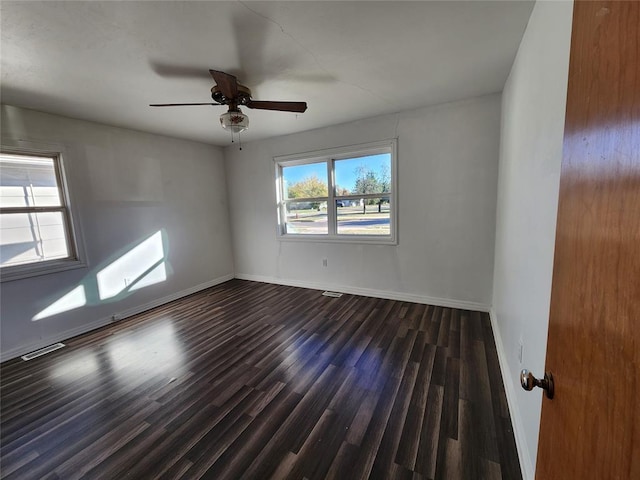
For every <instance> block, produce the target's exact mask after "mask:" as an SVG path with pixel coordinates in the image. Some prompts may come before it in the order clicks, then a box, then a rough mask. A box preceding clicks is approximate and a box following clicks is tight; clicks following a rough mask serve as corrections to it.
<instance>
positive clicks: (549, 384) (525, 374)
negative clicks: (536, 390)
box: [520, 368, 553, 400]
mask: <svg viewBox="0 0 640 480" xmlns="http://www.w3.org/2000/svg"><path fill="white" fill-rule="evenodd" d="M520 385H522V388H524V389H525V390H527V391H530V390H533V387H540V388H541V389H543V390H544V393H545V395H546V396H547V398H548V399H549V400H551V399H552V398H553V375H552V374H551V373H547V372H545V373H544V378H543V379H542V380H538V379H537V378H536V377H534V376H533V374H532V373H531V372H530V371H529V370H527V369H526V368H525V369H523V370H522V371H521V372H520Z"/></svg>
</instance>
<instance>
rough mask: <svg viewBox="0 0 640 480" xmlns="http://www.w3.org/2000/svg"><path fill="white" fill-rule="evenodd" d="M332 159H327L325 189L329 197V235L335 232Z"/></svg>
mask: <svg viewBox="0 0 640 480" xmlns="http://www.w3.org/2000/svg"><path fill="white" fill-rule="evenodd" d="M333 163H334V161H333V159H332V158H329V159H327V181H328V182H329V184H328V185H327V190H328V194H329V198H328V199H327V225H328V231H327V233H328V234H329V235H331V236H333V235H335V234H336V231H337V228H336V222H337V220H336V217H337V215H336V202H335V200H334V197H335V178H334V174H333Z"/></svg>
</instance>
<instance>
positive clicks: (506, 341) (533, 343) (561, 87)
mask: <svg viewBox="0 0 640 480" xmlns="http://www.w3.org/2000/svg"><path fill="white" fill-rule="evenodd" d="M572 7H573V3H572V2H570V1H564V2H544V1H543V2H541V1H539V2H537V3H536V5H535V7H534V9H533V12H532V14H531V18H530V19H529V24H528V26H527V30H526V32H525V34H524V37H523V39H522V42H521V44H520V49H519V51H518V54H517V57H516V60H515V62H514V64H513V67H512V70H511V74H510V76H509V79H508V80H507V83H506V85H505V88H504V91H503V95H502V133H501V146H500V175H499V184H498V211H497V226H496V247H495V251H496V256H495V268H494V288H493V310H492V320H493V326H494V332H495V334H496V335H497V337H498V342H497V343H498V351H499V356H500V361H501V366H502V371H503V376H504V377H505V385H506V389H507V397H508V399H509V405H510V408H511V415H512V420H513V423H514V429H515V435H516V441H517V443H518V450H519V453H520V461H521V464H522V467H523V473H524V477H525V479H527V478H530V479H533V475H534V468H535V461H536V453H537V447H538V431H539V424H540V409H541V404H542V393H541V392H542V391H541V390H537V389H536V391H533V392H525V391H524V390H522V388H521V387H520V384H519V377H518V376H519V371H520V369H522V368H528V369H529V370H531V371H532V372H533V373H534V374H535V375H536V376H542V375H543V372H544V365H545V352H546V343H547V327H548V321H549V303H550V296H551V277H552V267H553V252H554V243H555V229H556V211H557V204H558V188H559V179H560V163H561V160H562V137H563V129H564V114H565V105H566V93H567V72H568V65H569V44H570V35H571V16H572ZM520 339H522V340H523V344H524V350H523V361H522V364H520V363H519V361H518V350H519V346H518V345H519V341H520Z"/></svg>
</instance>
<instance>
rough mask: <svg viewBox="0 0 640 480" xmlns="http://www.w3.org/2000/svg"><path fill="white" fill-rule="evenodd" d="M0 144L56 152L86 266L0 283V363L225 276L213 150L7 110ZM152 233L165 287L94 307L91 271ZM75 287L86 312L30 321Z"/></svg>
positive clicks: (221, 173) (219, 173) (217, 160)
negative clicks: (157, 238)
mask: <svg viewBox="0 0 640 480" xmlns="http://www.w3.org/2000/svg"><path fill="white" fill-rule="evenodd" d="M2 138H3V143H9V142H12V143H13V142H16V141H18V140H28V141H30V142H35V143H37V144H39V145H40V144H42V143H43V142H44V143H46V144H49V143H56V144H59V145H61V146H62V148H63V149H64V162H65V167H66V171H67V180H68V184H69V189H70V191H71V198H72V201H73V202H74V206H75V208H76V210H77V213H78V214H79V215H78V218H77V219H76V220H77V221H78V222H79V224H80V226H81V229H82V231H83V233H84V243H85V247H86V257H87V261H88V265H87V267H86V268H80V269H75V270H69V271H65V272H61V273H52V274H48V275H42V276H38V277H32V278H26V279H22V280H15V281H9V282H3V283H2V284H1V285H0V294H1V296H2V297H1V310H0V312H1V323H0V329H1V343H0V348H1V351H2V359H3V360H5V359H7V358H11V357H12V356H16V355H19V354H22V353H25V352H28V351H31V350H33V349H35V348H40V347H42V346H45V345H48V344H50V343H52V342H54V341H59V340H62V339H65V338H68V337H70V336H72V335H75V334H78V333H81V332H83V331H87V330H90V329H92V328H96V327H97V326H100V325H103V324H105V323H108V322H109V321H110V319H111V316H112V315H114V314H115V315H118V316H125V315H128V314H132V313H134V312H137V311H140V310H142V309H145V308H148V307H150V306H153V305H156V304H158V303H162V302H165V301H168V300H171V299H173V298H177V297H179V296H182V295H184V294H187V293H190V292H192V291H195V290H198V289H201V288H204V287H206V286H209V285H212V284H215V283H216V282H220V281H222V280H226V279H228V278H232V276H233V261H232V250H231V236H230V233H229V216H228V205H227V191H226V182H225V170H224V161H223V155H222V150H221V149H219V148H218V147H213V146H211V145H204V144H200V143H194V142H188V141H183V140H176V139H171V138H168V137H162V136H158V135H151V134H147V133H140V132H135V131H131V130H124V129H120V128H115V127H109V126H105V125H100V124H96V123H89V122H84V121H80V120H73V119H70V118H65V117H59V116H55V115H49V114H44V113H40V112H35V111H32V110H25V109H20V108H16V107H12V106H6V105H3V106H2ZM158 231H160V232H162V233H161V235H163V236H164V246H163V249H164V253H165V258H166V261H165V265H166V272H167V275H166V276H167V278H166V280H165V281H161V282H159V283H156V284H153V285H149V286H146V287H144V288H140V289H138V290H136V291H132V292H122V293H120V294H118V295H116V296H115V297H112V298H108V299H102V300H101V299H100V295H99V293H98V289H97V287H96V274H97V273H98V272H99V271H100V270H101V269H102V268H104V267H105V266H107V265H109V264H111V263H112V262H113V261H115V260H117V259H118V258H119V257H120V256H121V255H123V254H124V253H126V252H127V251H128V250H129V249H131V248H132V247H133V246H135V245H136V244H138V243H140V242H141V241H143V240H145V239H146V238H149V236H151V235H153V234H154V233H156V232H158ZM136 261H140V262H143V261H144V259H142V258H140V259H136ZM80 285H82V286H83V287H84V289H85V292H86V298H87V305H86V306H84V307H81V308H76V309H72V310H69V311H66V312H63V313H59V314H57V315H53V316H49V317H46V318H43V319H41V320H38V321H32V319H33V317H34V316H36V315H37V314H38V313H39V312H41V311H42V310H44V309H45V308H46V307H48V306H49V305H51V304H52V303H53V302H55V301H56V300H58V299H59V298H61V297H62V296H64V295H65V294H66V293H68V292H69V291H71V290H72V289H74V288H76V287H78V286H80Z"/></svg>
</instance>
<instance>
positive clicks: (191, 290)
mask: <svg viewBox="0 0 640 480" xmlns="http://www.w3.org/2000/svg"><path fill="white" fill-rule="evenodd" d="M233 278H234V275H233V274H232V273H230V274H228V275H224V276H222V277H218V278H215V279H213V280H210V281H208V282H204V283H201V284H200V285H196V286H195V287H191V288H187V289H185V290H182V291H180V292H177V293H172V294H171V295H167V296H166V297H162V298H159V299H157V300H153V301H151V302H148V303H145V304H144V305H140V306H137V307H133V308H129V309H127V310H123V311H122V312H118V313H116V317H117V318H118V320H122V319H124V318H127V317H132V316H133V315H137V314H138V313H142V312H146V311H147V310H151V309H152V308H156V307H159V306H160V305H164V304H165V303H169V302H173V301H174V300H178V299H179V298H182V297H186V296H188V295H191V294H193V293H196V292H199V291H200V290H205V289H207V288H211V287H215V286H216V285H220V284H221V283H224V282H227V281H229V280H232V279H233Z"/></svg>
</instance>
